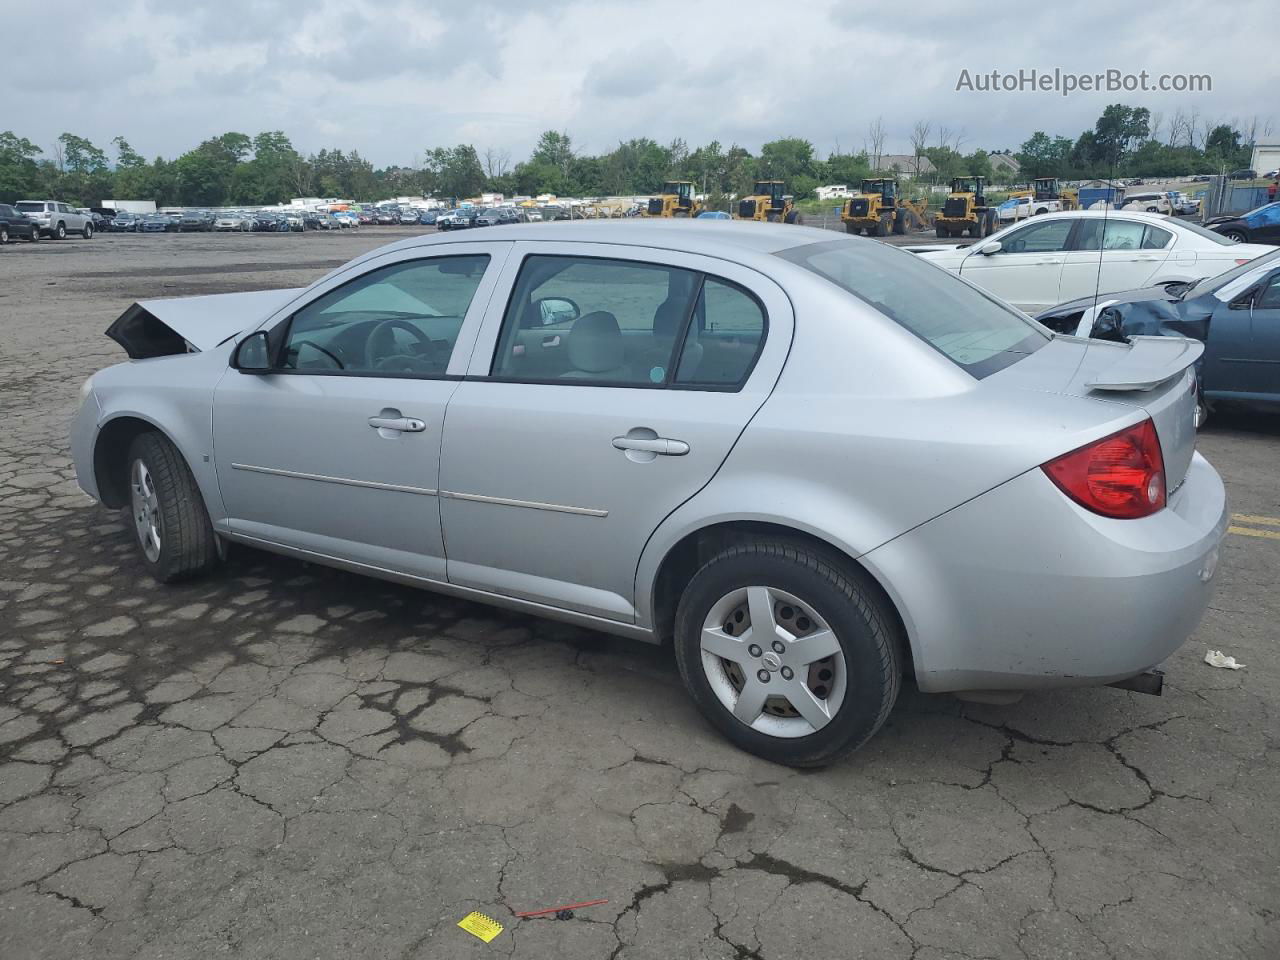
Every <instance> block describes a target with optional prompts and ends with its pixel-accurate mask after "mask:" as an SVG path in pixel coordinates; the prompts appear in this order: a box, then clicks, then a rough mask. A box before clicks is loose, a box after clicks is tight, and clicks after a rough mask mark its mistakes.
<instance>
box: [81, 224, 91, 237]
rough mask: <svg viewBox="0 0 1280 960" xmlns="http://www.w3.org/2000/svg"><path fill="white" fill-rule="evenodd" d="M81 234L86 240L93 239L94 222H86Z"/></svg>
mask: <svg viewBox="0 0 1280 960" xmlns="http://www.w3.org/2000/svg"><path fill="white" fill-rule="evenodd" d="M80 236H82V237H84V238H85V239H86V240H92V239H93V224H92V223H86V224H85V225H84V229H83V230H81V231H80Z"/></svg>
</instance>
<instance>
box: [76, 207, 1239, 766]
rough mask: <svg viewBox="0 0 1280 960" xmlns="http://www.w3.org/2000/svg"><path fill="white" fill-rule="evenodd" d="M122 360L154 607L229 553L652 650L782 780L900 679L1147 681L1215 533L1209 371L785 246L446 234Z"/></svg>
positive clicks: (207, 319)
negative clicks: (658, 646) (257, 553)
mask: <svg viewBox="0 0 1280 960" xmlns="http://www.w3.org/2000/svg"><path fill="white" fill-rule="evenodd" d="M108 333H109V335H110V336H112V337H113V338H114V339H115V340H116V341H117V342H118V343H120V344H121V345H122V346H123V347H124V348H125V350H126V351H127V352H128V354H129V356H130V357H131V358H132V360H131V361H130V362H128V363H123V364H120V365H117V366H113V367H109V368H107V369H105V370H102V371H100V372H98V373H97V374H95V375H94V376H93V377H91V378H90V379H89V381H87V382H86V384H85V385H84V389H83V405H82V407H81V410H80V412H79V415H78V416H77V418H76V420H75V422H74V425H73V435H72V448H73V454H74V459H75V464H76V470H77V474H78V477H79V482H80V485H81V487H83V489H84V490H85V491H86V492H87V493H88V494H89V495H90V496H91V497H93V498H95V499H97V500H99V501H101V502H102V503H103V504H104V505H105V506H106V507H109V508H112V509H121V510H124V511H126V513H127V514H128V515H129V517H130V518H131V520H130V523H131V527H132V528H133V530H134V531H135V532H136V542H137V546H138V556H139V559H140V563H141V564H142V565H143V566H144V567H145V568H146V569H147V570H148V571H149V572H150V574H151V576H152V577H154V578H155V579H156V580H158V581H162V582H169V581H175V580H180V579H182V578H185V577H191V576H195V575H197V574H204V573H207V572H209V571H210V570H212V569H213V568H214V567H216V566H217V565H218V563H219V562H220V561H221V560H222V558H223V556H224V554H225V550H226V547H227V545H228V544H229V543H238V544H245V545H248V546H251V547H257V548H262V549H266V550H272V551H276V552H279V553H283V554H288V555H292V556H295V557H301V558H305V559H307V560H312V561H316V562H320V563H326V564H331V565H333V566H337V567H342V568H345V569H348V570H354V571H358V572H362V573H367V574H370V575H372V576H377V577H383V578H386V579H389V580H394V581H397V582H400V583H404V584H409V585H412V586H418V587H423V588H426V589H429V590H435V591H439V592H442V593H447V594H452V595H456V596H462V597H467V598H471V599H476V600H481V601H485V602H489V603H493V604H497V605H501V606H505V607H509V608H514V609H517V610H522V611H526V612H530V613H534V614H537V615H541V616H546V617H554V618H558V619H561V620H566V621H570V622H573V623H577V624H582V625H585V626H587V627H591V628H594V629H598V630H603V631H606V632H610V633H616V634H622V635H625V636H630V637H635V638H637V639H640V640H645V641H650V642H655V643H657V642H669V641H670V642H673V648H674V655H675V658H676V662H677V664H678V665H679V669H680V672H681V675H682V676H683V678H684V681H685V684H686V685H687V687H688V689H689V692H690V693H691V695H692V696H693V699H694V700H695V701H696V702H697V704H698V706H699V707H700V708H701V709H702V711H703V712H704V713H705V714H706V716H707V718H708V719H709V720H710V722H711V723H713V724H714V725H715V726H716V727H718V728H719V729H720V730H721V731H722V732H723V733H724V734H725V735H726V736H727V737H729V738H730V739H731V740H733V741H734V742H735V743H737V744H739V745H740V746H742V747H743V748H745V749H747V750H750V751H752V752H754V753H757V754H759V755H761V756H764V757H768V758H770V759H773V760H776V761H780V762H783V763H789V764H795V765H818V764H822V763H826V762H829V761H830V760H831V759H833V758H834V757H836V756H839V755H840V754H842V753H844V752H846V751H848V750H851V749H853V748H855V747H857V746H858V745H859V744H861V743H863V742H864V741H865V740H866V739H867V738H868V737H870V736H871V735H872V734H873V733H875V731H876V730H877V729H878V728H879V727H880V725H881V724H882V723H883V722H884V720H885V718H886V716H887V715H888V714H889V711H890V709H891V708H892V706H893V703H894V700H895V698H896V697H897V694H898V689H899V684H900V682H901V679H902V677H903V676H904V675H905V676H909V677H911V678H912V679H914V681H915V682H916V683H917V684H918V686H919V688H920V689H921V690H924V691H926V692H936V693H942V692H954V693H958V694H960V695H963V696H971V697H985V698H988V699H990V698H993V697H1000V696H1007V695H1009V694H1011V693H1016V692H1018V691H1025V690H1030V689H1036V688H1045V687H1055V686H1071V685H1084V684H1105V683H1112V682H1120V683H1128V684H1131V685H1137V682H1136V681H1135V680H1133V679H1132V678H1135V677H1136V676H1138V675H1139V674H1142V673H1143V672H1144V671H1147V670H1148V668H1151V667H1153V666H1154V665H1156V664H1159V663H1160V662H1161V661H1162V660H1164V659H1165V658H1166V657H1168V656H1169V655H1170V654H1171V653H1172V652H1173V651H1174V650H1176V649H1177V648H1178V647H1179V646H1180V645H1181V644H1182V643H1183V642H1184V641H1185V640H1186V639H1187V637H1188V636H1189V634H1190V633H1191V632H1192V631H1193V630H1194V629H1195V627H1196V625H1197V623H1198V621H1199V619H1200V616H1201V614H1202V612H1203V610H1204V608H1205V606H1206V604H1207V603H1208V601H1209V598H1210V594H1211V590H1212V583H1213V575H1214V569H1215V566H1216V562H1217V555H1218V545H1219V541H1220V540H1221V538H1222V535H1223V533H1224V531H1225V528H1226V521H1227V515H1228V514H1227V504H1226V498H1225V496H1224V491H1223V486H1222V482H1221V480H1220V479H1219V477H1218V475H1217V473H1216V472H1215V471H1214V469H1213V468H1212V467H1211V466H1210V465H1209V463H1208V462H1206V461H1205V460H1204V459H1203V458H1202V457H1201V456H1200V455H1199V454H1197V453H1196V451H1195V429H1194V427H1193V422H1192V421H1193V412H1194V408H1195V393H1194V388H1195V378H1194V375H1193V372H1192V365H1193V363H1194V361H1195V359H1196V358H1197V356H1198V355H1199V352H1200V350H1201V349H1202V347H1201V345H1200V344H1197V343H1195V342H1193V341H1186V340H1179V339H1172V338H1135V339H1134V340H1133V342H1131V343H1110V342H1102V341H1092V340H1084V339H1077V338H1075V337H1067V336H1054V335H1053V334H1052V333H1050V332H1048V331H1047V330H1046V329H1045V328H1043V327H1041V326H1039V325H1038V324H1036V323H1035V322H1033V321H1031V320H1029V319H1028V318H1026V317H1025V316H1024V315H1022V314H1020V313H1018V312H1016V311H1014V310H1012V309H1010V308H1009V307H1007V306H1005V305H1004V304H1003V303H1001V302H1000V301H998V300H996V299H994V298H993V297H991V296H990V295H989V294H986V293H984V292H983V291H981V290H978V289H977V288H975V287H973V286H972V285H970V284H968V283H966V282H965V281H963V280H961V279H958V278H956V277H954V276H952V275H950V274H948V273H947V272H945V271H942V270H939V269H937V268H936V267H934V266H932V265H930V264H928V263H926V262H924V261H922V260H920V259H918V258H917V257H915V256H913V255H912V254H910V253H906V252H903V251H900V250H895V249H892V248H890V247H887V246H884V245H882V244H878V243H875V242H874V241H871V240H867V239H858V238H850V237H834V236H833V235H832V234H831V233H827V232H824V231H820V230H812V229H808V228H803V227H795V226H771V225H764V224H742V223H732V222H724V223H721V222H707V223H704V222H698V223H683V222H680V223H671V222H661V221H646V222H605V221H602V222H593V223H581V224H576V223H575V224H555V225H547V226H543V225H538V224H525V225H517V226H504V227H493V228H491V229H489V230H486V231H484V232H483V234H476V233H470V232H468V233H466V234H462V235H460V236H457V235H435V234H433V235H430V236H425V237H414V238H412V239H408V240H405V241H402V242H400V243H395V244H392V245H390V246H387V247H383V248H381V249H379V250H375V251H373V252H372V253H369V254H367V255H365V256H363V257H360V258H358V259H356V260H354V261H352V262H351V263H349V264H347V265H345V266H343V267H341V268H339V269H337V270H335V271H334V272H333V273H331V274H329V275H328V276H326V277H324V278H322V279H320V280H318V281H317V282H316V283H314V284H312V285H311V286H310V287H307V288H305V289H297V290H276V291H268V292H256V293H239V294H222V295H215V296H205V297H194V298H188V299H180V300H156V301H143V302H139V303H137V304H134V305H133V306H131V307H130V308H129V310H127V311H126V312H125V313H124V314H123V315H122V316H121V317H120V318H119V320H117V321H116V322H115V323H114V324H113V325H112V327H111V328H110V330H109V331H108ZM1141 685H1142V686H1146V687H1147V688H1148V689H1149V688H1150V686H1151V684H1141Z"/></svg>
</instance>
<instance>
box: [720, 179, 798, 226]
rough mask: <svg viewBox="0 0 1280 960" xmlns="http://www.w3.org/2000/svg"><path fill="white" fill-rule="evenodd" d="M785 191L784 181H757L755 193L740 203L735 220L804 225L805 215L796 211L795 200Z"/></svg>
mask: <svg viewBox="0 0 1280 960" xmlns="http://www.w3.org/2000/svg"><path fill="white" fill-rule="evenodd" d="M785 190H786V184H785V183H784V182H783V181H782V180H757V181H756V186H755V192H754V193H752V194H751V196H749V197H743V198H742V199H741V200H739V201H738V206H737V208H736V209H735V210H734V211H733V219H735V220H759V221H767V222H769V223H804V214H802V213H801V212H800V211H799V210H797V209H796V205H795V198H794V197H791V196H788V195H787V193H786V192H785Z"/></svg>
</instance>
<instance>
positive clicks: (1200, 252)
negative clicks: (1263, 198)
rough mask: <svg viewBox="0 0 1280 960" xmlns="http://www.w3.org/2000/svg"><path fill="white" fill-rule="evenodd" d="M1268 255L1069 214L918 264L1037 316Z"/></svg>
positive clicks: (1207, 237)
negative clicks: (928, 263)
mask: <svg viewBox="0 0 1280 960" xmlns="http://www.w3.org/2000/svg"><path fill="white" fill-rule="evenodd" d="M1271 249H1272V248H1271V247H1268V246H1265V245H1262V244H1254V243H1233V242H1232V241H1230V240H1227V239H1226V238H1225V237H1222V236H1220V235H1218V234H1216V233H1212V232H1210V231H1208V230H1206V229H1204V228H1203V227H1201V226H1200V225H1199V224H1196V223H1189V222H1187V221H1185V220H1175V219H1171V218H1169V217H1164V216H1160V215H1157V214H1150V213H1140V212H1131V211H1128V210H1123V211H1117V210H1108V211H1101V210H1072V211H1068V212H1065V213H1050V214H1045V215H1044V216H1040V217H1034V218H1032V219H1031V220H1028V221H1023V222H1021V223H1017V224H1014V225H1013V226H1009V227H1006V228H1005V229H1003V230H1000V231H998V232H997V233H994V234H992V235H991V236H990V237H988V238H987V239H986V240H983V241H980V242H978V243H974V244H969V245H966V246H960V247H954V248H951V249H948V250H929V251H925V252H922V253H920V256H922V257H924V258H925V259H927V260H930V261H932V262H933V263H936V264H937V265H938V266H941V267H945V268H946V269H948V270H950V271H951V272H952V273H957V274H959V275H960V276H962V277H964V279H966V280H969V281H971V282H972V283H975V284H977V285H978V286H980V287H982V288H983V289H985V290H988V291H989V292H991V293H993V294H995V295H996V296H998V297H1000V298H1001V299H1002V300H1005V301H1007V302H1008V303H1011V304H1013V305H1014V306H1016V307H1019V308H1020V309H1023V310H1026V311H1028V312H1033V313H1034V312H1039V311H1040V310H1044V309H1046V308H1048V307H1051V306H1053V305H1054V304H1058V303H1061V302H1063V301H1064V300H1073V299H1075V298H1076V297H1083V296H1088V295H1089V294H1091V293H1094V292H1095V291H1096V292H1098V293H1107V292H1110V291H1115V290H1134V289H1138V288H1140V287H1151V286H1157V285H1159V284H1163V283H1172V282H1175V281H1186V280H1196V279H1200V278H1208V277H1214V276H1217V275H1218V274H1220V273H1222V272H1224V271H1226V270H1230V269H1231V268H1232V267H1235V266H1237V265H1239V264H1241V263H1245V262H1246V261H1249V260H1252V259H1253V258H1254V257H1258V256H1261V255H1262V254H1264V253H1270V252H1271Z"/></svg>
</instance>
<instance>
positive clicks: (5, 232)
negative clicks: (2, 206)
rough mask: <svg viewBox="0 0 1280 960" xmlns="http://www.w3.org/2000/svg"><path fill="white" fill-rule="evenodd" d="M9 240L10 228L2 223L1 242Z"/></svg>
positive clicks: (0, 228) (0, 227) (0, 229)
mask: <svg viewBox="0 0 1280 960" xmlns="http://www.w3.org/2000/svg"><path fill="white" fill-rule="evenodd" d="M8 242H9V228H8V227H6V226H3V225H0V244H5V243H8Z"/></svg>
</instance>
